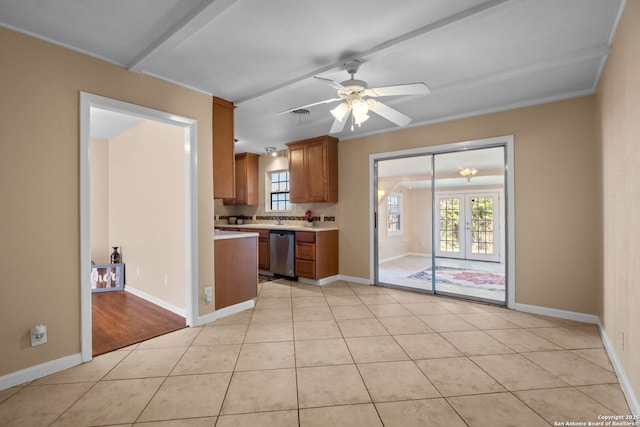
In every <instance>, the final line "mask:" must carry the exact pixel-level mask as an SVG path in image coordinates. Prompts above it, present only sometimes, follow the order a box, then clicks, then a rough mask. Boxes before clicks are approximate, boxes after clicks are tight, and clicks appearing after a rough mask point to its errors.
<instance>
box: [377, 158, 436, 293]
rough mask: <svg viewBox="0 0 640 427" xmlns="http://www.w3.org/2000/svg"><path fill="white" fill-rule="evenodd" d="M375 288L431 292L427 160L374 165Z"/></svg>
mask: <svg viewBox="0 0 640 427" xmlns="http://www.w3.org/2000/svg"><path fill="white" fill-rule="evenodd" d="M375 170H376V171H377V173H376V178H377V180H376V182H377V184H376V193H377V194H376V197H377V203H376V206H375V209H376V216H377V223H378V224H377V233H376V253H377V262H376V270H375V273H376V276H377V280H376V281H377V282H378V283H384V284H387V285H393V286H403V287H409V288H414V289H420V290H424V291H429V292H432V291H433V286H432V281H431V279H430V273H429V269H430V268H431V266H432V262H433V261H432V257H431V247H432V238H431V234H432V229H431V228H432V227H431V203H432V194H431V178H432V177H431V175H432V174H431V156H430V155H426V156H412V157H401V158H393V159H386V160H381V161H378V162H376V165H375Z"/></svg>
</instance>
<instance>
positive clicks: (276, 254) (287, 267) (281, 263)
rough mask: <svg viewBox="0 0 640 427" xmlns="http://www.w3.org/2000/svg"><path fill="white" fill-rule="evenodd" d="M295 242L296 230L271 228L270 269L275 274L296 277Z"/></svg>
mask: <svg viewBox="0 0 640 427" xmlns="http://www.w3.org/2000/svg"><path fill="white" fill-rule="evenodd" d="M294 242H295V232H294V231H289V230H281V231H279V230H271V232H270V233H269V257H270V259H269V261H270V268H269V269H270V270H271V272H272V273H273V274H274V275H277V276H284V277H291V278H295V276H296V272H295V255H294Z"/></svg>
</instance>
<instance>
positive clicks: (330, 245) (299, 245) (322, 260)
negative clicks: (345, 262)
mask: <svg viewBox="0 0 640 427" xmlns="http://www.w3.org/2000/svg"><path fill="white" fill-rule="evenodd" d="M295 257H296V276H298V277H305V278H308V279H313V280H320V279H324V278H325V277H329V276H335V275H337V274H338V230H330V231H320V232H312V231H296V237H295Z"/></svg>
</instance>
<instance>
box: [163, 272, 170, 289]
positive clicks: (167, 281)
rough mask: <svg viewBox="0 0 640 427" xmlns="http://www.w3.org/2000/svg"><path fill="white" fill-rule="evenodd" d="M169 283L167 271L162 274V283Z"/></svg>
mask: <svg viewBox="0 0 640 427" xmlns="http://www.w3.org/2000/svg"><path fill="white" fill-rule="evenodd" d="M168 284H169V275H168V274H167V273H165V274H164V285H165V286H167V285H168Z"/></svg>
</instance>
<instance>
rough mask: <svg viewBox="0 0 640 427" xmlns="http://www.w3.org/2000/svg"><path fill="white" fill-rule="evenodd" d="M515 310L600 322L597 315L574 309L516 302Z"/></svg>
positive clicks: (586, 321) (595, 323)
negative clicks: (560, 308) (568, 309)
mask: <svg viewBox="0 0 640 427" xmlns="http://www.w3.org/2000/svg"><path fill="white" fill-rule="evenodd" d="M513 308H514V309H515V310H517V311H524V312H525V313H533V314H541V315H543V316H552V317H559V318H560V319H568V320H575V321H576V322H584V323H593V324H594V325H597V324H599V323H600V319H599V318H598V316H596V315H594V314H586V313H578V312H576V311H567V310H559V309H557V308H548V307H540V306H538V305H529V304H520V303H516V304H515V305H514V307H513Z"/></svg>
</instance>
